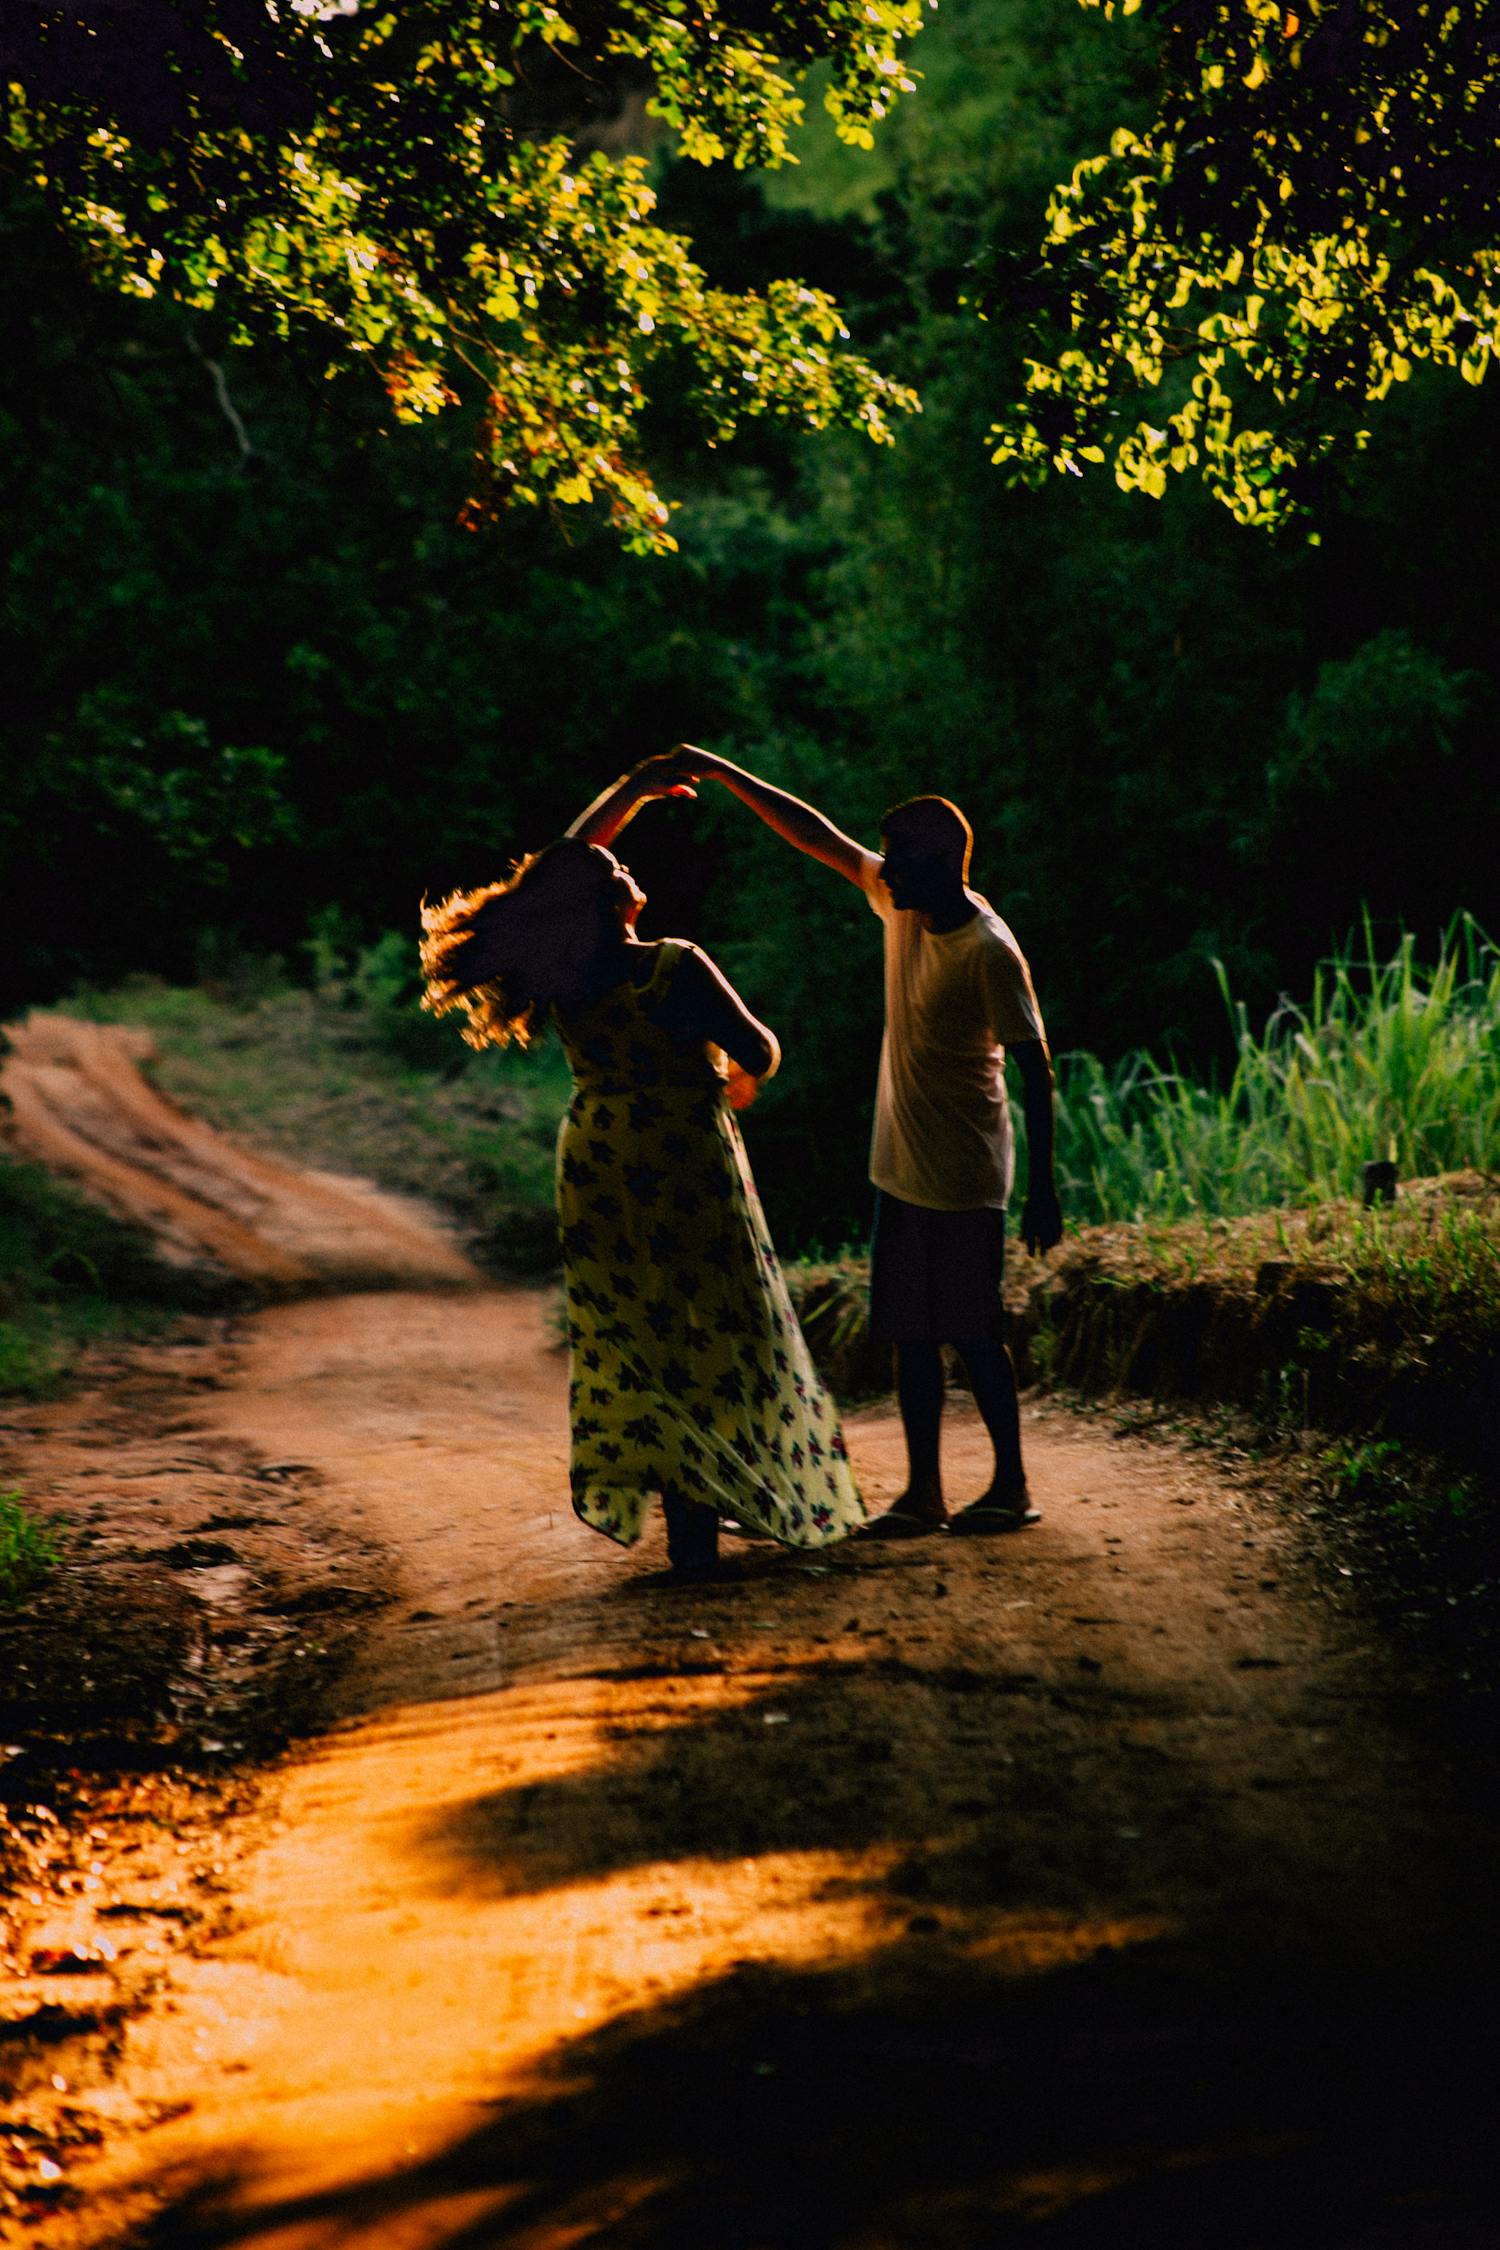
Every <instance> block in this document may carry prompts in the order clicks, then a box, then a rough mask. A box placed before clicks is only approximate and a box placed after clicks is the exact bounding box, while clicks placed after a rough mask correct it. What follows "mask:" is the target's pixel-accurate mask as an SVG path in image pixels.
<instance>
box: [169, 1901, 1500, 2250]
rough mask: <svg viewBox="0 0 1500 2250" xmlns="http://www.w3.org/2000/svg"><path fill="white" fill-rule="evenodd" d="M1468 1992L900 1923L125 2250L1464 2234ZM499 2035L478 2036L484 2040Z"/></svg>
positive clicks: (1483, 2168)
mask: <svg viewBox="0 0 1500 2250" xmlns="http://www.w3.org/2000/svg"><path fill="white" fill-rule="evenodd" d="M1465 2022H1467V2023H1468V2024H1470V2025H1471V2026H1472V2025H1473V2023H1474V1998H1473V1995H1472V1994H1460V1993H1458V1992H1456V1991H1454V1990H1453V1989H1451V1988H1436V1989H1434V1988H1433V1987H1431V1986H1430V1985H1429V1986H1427V1987H1426V1988H1423V1989H1412V1988H1408V1987H1403V1988H1400V1989H1395V1990H1389V1991H1386V1992H1383V1993H1380V1994H1372V1993H1369V1992H1366V1993H1364V1994H1363V1995H1362V1996H1361V2004H1360V2005H1359V2007H1358V2008H1357V2009H1356V2008H1351V2001H1350V1994H1349V1992H1348V1990H1347V1989H1327V1988H1324V1987H1321V1986H1319V1985H1316V1984H1307V1983H1303V1984H1302V1985H1300V1986H1299V1987H1298V1988H1296V1989H1293V1990H1288V1989H1285V1988H1279V1987H1276V1986H1271V1985H1267V1984H1266V1983H1265V1982H1264V1981H1263V1980H1258V1979H1252V1978H1247V1977H1246V1976H1245V1974H1244V1972H1243V1971H1236V1970H1235V1969H1233V1968H1232V1967H1229V1966H1222V1967H1219V1968H1217V1969H1216V1967H1215V1965H1214V1964H1212V1963H1209V1964H1205V1963H1204V1962H1203V1961H1202V1960H1201V1959H1197V1960H1189V1959H1185V1958H1182V1957H1180V1956H1179V1953H1178V1951H1177V1949H1175V1948H1173V1947H1170V1946H1168V1947H1150V1946H1148V1947H1142V1948H1140V1949H1137V1950H1136V1951H1135V1952H1134V1953H1125V1954H1120V1955H1116V1956H1113V1957H1111V1958H1109V1959H1105V1960H1099V1961H1095V1962H1093V1963H1090V1964H1087V1965H1085V1966H1082V1967H1073V1968H1069V1969H1065V1970H1060V1971H1057V1972H1054V1973H1053V1974H1051V1975H1049V1976H1044V1977H1030V1978H1025V1979H1020V1980H1016V1979H1007V1978H1005V1977H1004V1976H1002V1975H998V1974H996V1973H995V1972H994V1971H993V1970H986V1969H985V1968H983V1967H981V1966H979V1965H976V1964H975V1962H973V1961H972V1960H971V1959H967V1958H962V1957H960V1956H958V1955H957V1954H950V1953H948V1952H947V1951H945V1950H944V1949H943V1947H942V1945H941V1943H940V1942H938V1941H933V1942H932V1943H931V1944H929V1945H927V1946H925V1947H919V1946H914V1945H913V1944H912V1942H911V1941H910V1940H907V1941H904V1942H903V1943H902V1944H900V1945H898V1946H896V1947H894V1948H891V1949H889V1950H888V1952H887V1953H885V1954H884V1955H877V1956H876V1957H875V1958H874V1959H873V1960H869V1961H866V1962H864V1963H861V1964H859V1965H858V1966H851V1967H847V1968H840V1969H836V1970H829V1971H826V1972H823V1973H821V1974H820V1973H816V1972H812V1973H809V1972H806V1971H795V1972H794V1971H786V1970H781V1969H777V1968H741V1969H738V1970H736V1971H734V1972H733V1973H731V1974H729V1975H727V1976H725V1977H723V1978H721V1979H719V1980H718V1981H716V1982H713V1983H711V1984H708V1985H705V1986H703V1987H701V1988H700V1989H699V1990H698V1991H697V1992H695V1993H694V1994H693V1995H692V1996H691V1997H690V1998H688V1999H687V2000H685V2001H681V2002H678V2003H674V2004H671V2005H668V2006H664V2007H662V2008H659V2009H642V2010H640V2011H637V2012H635V2013H632V2014H629V2015H626V2016H623V2017H621V2018H619V2019H617V2020H616V2021H615V2022H614V2023H613V2024H611V2025H610V2026H608V2027H607V2028H606V2029H605V2030H604V2031H603V2032H601V2033H599V2034H598V2035H597V2036H594V2037H592V2038H589V2039H587V2040H583V2041H579V2042H577V2043H575V2044H573V2045H571V2046H570V2047H568V2048H566V2049H565V2050H563V2051H562V2052H561V2053H560V2054H559V2056H558V2057H557V2059H556V2061H555V2064H554V2066H553V2068H552V2069H551V2071H550V2072H549V2073H548V2075H547V2076H546V2078H545V2079H544V2080H543V2081H542V2082H541V2083H540V2084H539V2085H538V2086H537V2087H536V2088H535V2089H534V2090H533V2091H532V2092H530V2093H529V2094H527V2095H526V2096H524V2097H521V2098H518V2099H516V2100H514V2101H511V2102H507V2103H505V2104H503V2105H502V2106H499V2107H498V2108H497V2110H496V2113H495V2115H494V2116H493V2117H492V2118H491V2119H489V2120H488V2121H487V2122H485V2123H484V2124H483V2125H482V2126H480V2127H479V2128H478V2129H477V2130H475V2131H472V2132H470V2133H468V2134H466V2135H464V2136H463V2137H461V2138H459V2139H457V2140H456V2141H455V2142H453V2143H452V2145H450V2146H448V2147H446V2148H444V2149H443V2150H441V2151H440V2152H439V2153H438V2154H437V2155H435V2156H431V2157H429V2158H427V2159H426V2160H424V2161H422V2162H419V2163H415V2164H412V2165H410V2166H409V2167H407V2168H405V2169H402V2168H400V2167H397V2168H394V2169H387V2168H386V2166H385V2165H384V2164H383V2163H382V2162H381V2160H380V2158H379V2156H378V2154H377V2153H376V2152H374V2151H372V2153H371V2162H370V2165H369V2169H368V2173H367V2175H366V2176H365V2177H363V2178H358V2179H351V2180H349V2181H348V2182H347V2183H345V2184H343V2185H340V2186H338V2187H336V2188H334V2189H332V2190H329V2191H327V2192H324V2193H321V2194H318V2195H316V2196H312V2197H309V2198H305V2199H302V2200H292V2201H280V2202H277V2201H262V2200H260V2198H259V2196H258V2192H257V2182H256V2179H255V2176H254V2171H253V2167H252V2166H250V2165H248V2164H247V2166H246V2168H245V2169H243V2170H242V2171H239V2172H236V2171H235V2170H234V2168H233V2167H232V2165H231V2166H228V2167H226V2169H225V2171H224V2172H223V2173H222V2174H221V2176H220V2178H219V2179H218V2180H217V2182H215V2183H214V2184H213V2185H212V2186H211V2187H209V2188H205V2189H203V2190H201V2191H199V2192H198V2193H196V2194H195V2195H193V2196H192V2197H190V2198H188V2199H187V2200H185V2201H181V2202H178V2203H176V2204H174V2205H172V2206H171V2207H170V2208H168V2209H167V2210H166V2211H165V2212H164V2213H163V2214H162V2215H161V2217H160V2218H159V2220H158V2221H157V2223H156V2225H155V2226H154V2228H153V2229H152V2231H151V2233H150V2235H149V2237H148V2240H149V2243H150V2245H151V2250H231V2246H234V2250H254V2246H255V2245H256V2244H258V2243H260V2242H262V2241H269V2240H270V2239H272V2238H275V2240H276V2241H277V2243H278V2244H279V2243H280V2242H281V2241H282V2239H283V2236H282V2234H281V2232H280V2230H283V2229H285V2230H287V2233H286V2235H285V2238H284V2239H286V2240H288V2241H293V2242H295V2243H296V2244H297V2245H298V2250H301V2246H302V2245H303V2244H304V2243H309V2244H311V2243H319V2244H321V2243H324V2242H327V2243H329V2244H333V2243H337V2244H339V2245H340V2246H341V2250H354V2246H358V2250H377V2246H378V2245H381V2244H383V2243H386V2242H395V2241H399V2242H400V2244H401V2245H402V2246H403V2250H406V2246H407V2245H413V2246H416V2245H420V2250H542V2246H544V2245H545V2246H548V2250H552V2246H556V2245H562V2244H568V2245H579V2244H608V2245H610V2250H689V2246H692V2250H698V2246H702V2250H1006V2246H1008V2245H1011V2244H1016V2245H1033V2244H1034V2245H1040V2246H1045V2250H1481V2246H1482V2250H1490V2246H1491V2245H1492V2244H1493V2242H1494V2241H1495V2239H1496V2231H1495V2230H1496V2224H1497V2220H1500V2197H1497V2192H1496V2178H1495V2171H1494V2157H1493V2136H1492V2134H1491V2133H1490V2131H1489V2129H1488V2127H1489V2123H1490V2121H1491V2119H1490V2107H1491V2104H1490V2097H1491V2094H1492V2081H1491V2082H1490V2083H1482V2082H1481V2081H1480V2080H1479V2079H1478V2078H1475V2077H1471V2076H1470V2075H1469V2065H1468V2064H1467V2063H1466V2062H1465V2061H1464V2060H1462V2059H1461V2057H1460V2055H1459V2052H1458V2048H1457V2045H1456V2033H1457V2030H1458V2028H1459V2026H1460V2025H1461V2024H1462V2023H1465ZM498 2036H499V2035H498V2034H497V2037H498Z"/></svg>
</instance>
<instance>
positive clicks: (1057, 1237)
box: [1021, 1182, 1063, 1258]
mask: <svg viewBox="0 0 1500 2250" xmlns="http://www.w3.org/2000/svg"><path fill="white" fill-rule="evenodd" d="M1062 1231H1063V1223H1062V1210H1061V1208H1060V1206H1059V1204H1058V1200H1057V1190H1056V1188H1054V1187H1053V1186H1052V1185H1051V1184H1050V1182H1049V1183H1048V1184H1047V1185H1046V1186H1044V1187H1034V1188H1032V1189H1031V1190H1030V1192H1029V1193H1028V1195H1027V1197H1026V1202H1025V1204H1024V1206H1023V1208H1022V1211H1021V1240H1022V1241H1023V1242H1024V1243H1025V1245H1026V1247H1027V1249H1028V1250H1029V1251H1030V1252H1031V1255H1032V1256H1033V1258H1039V1257H1040V1256H1041V1255H1042V1252H1043V1251H1044V1250H1050V1249H1052V1247H1053V1246H1054V1244H1056V1243H1059V1242H1061V1240H1062Z"/></svg>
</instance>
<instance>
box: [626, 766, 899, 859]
mask: <svg viewBox="0 0 1500 2250" xmlns="http://www.w3.org/2000/svg"><path fill="white" fill-rule="evenodd" d="M635 771H636V775H637V776H638V777H639V778H641V779H647V778H649V779H651V780H653V781H656V782H657V783H658V784H660V783H667V784H671V783H679V784H680V783H683V782H689V783H691V782H694V781H718V782H722V783H723V785H724V787H725V788H726V789H727V790H729V791H730V792H731V794H732V795H734V796H736V797H738V798H739V800H740V802H741V804H745V805H748V806H749V807H750V810H751V811H752V812H753V813H758V814H759V815H760V818H761V819H762V820H763V821H764V822H765V824H766V826H767V827H768V828H770V829H774V831H775V832H776V834H777V835H778V836H780V837H781V838H782V839H783V841H784V842H786V843H788V844H793V845H795V846H796V848H797V850H798V851H799V852H806V853H807V855H808V857H809V859H819V860H821V861H822V862H823V865H824V866H825V867H831V868H833V869H834V871H835V872H836V873H837V874H839V875H842V876H843V877H844V878H845V879H846V881H848V882H851V883H856V884H858V885H859V887H860V889H861V890H863V889H865V888H866V887H867V886H868V883H869V880H870V874H871V872H872V870H873V869H874V868H875V867H877V866H878V865H879V864H880V855H879V853H878V852H870V851H866V849H865V847H864V845H863V844H857V843H856V842H855V840H854V838H853V837H852V836H846V835H845V834H844V832H843V830H842V829H841V828H835V827H834V825H833V822H832V821H831V820H827V819H825V818H824V816H823V814H822V813H820V812H819V811H818V810H817V808H816V807H815V806H813V805H806V804H804V803H803V801H802V799H801V798H800V797H794V796H793V795H792V794H791V792H790V790H787V789H774V788H773V787H772V786H771V784H770V782H769V781H762V780H761V779H760V777H759V775H758V774H753V773H747V772H746V771H745V769H744V767H743V766H736V765H732V764H731V763H730V761H729V759H728V758H718V757H715V755H714V753H713V752H712V751H711V750H698V749H695V748H694V746H693V745H692V743H690V742H683V743H679V744H678V746H677V748H676V749H675V750H668V751H665V752H664V753H663V754H662V755H661V756H660V757H657V758H647V759H646V760H645V761H644V763H643V764H641V765H639V766H637V767H636V769H635Z"/></svg>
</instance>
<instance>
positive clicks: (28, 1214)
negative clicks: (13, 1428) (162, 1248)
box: [0, 1150, 165, 1398]
mask: <svg viewBox="0 0 1500 2250" xmlns="http://www.w3.org/2000/svg"><path fill="white" fill-rule="evenodd" d="M164 1289H165V1276H164V1275H163V1274H162V1272H161V1271H159V1270H158V1269H157V1268H156V1267H155V1266H154V1265H153V1263H152V1261H151V1259H150V1257H149V1254H148V1250H147V1246H146V1244H145V1243H144V1241H143V1240H142V1238H141V1236H140V1235H138V1234H137V1233H136V1232H135V1231H134V1230H133V1229H132V1228H129V1227H125V1226H122V1225H121V1224H120V1223H119V1222H118V1221H117V1220H115V1219H112V1218H111V1217H110V1216H109V1214H108V1213H107V1212H104V1211H101V1210H99V1209H98V1208H97V1206H96V1205H94V1204H91V1203H86V1202H84V1201H83V1199H82V1198H81V1197H80V1196H76V1195H73V1194H72V1193H70V1192H69V1190H68V1189H66V1188H65V1187H63V1186H62V1185H61V1184H60V1183H59V1182H57V1181H55V1180H53V1179H51V1178H50V1177H49V1176H48V1174H47V1173H45V1172H43V1171H42V1170H40V1169H39V1168H38V1167H37V1166H35V1165H29V1164H18V1163H16V1162H15V1160H14V1159H13V1158H12V1157H11V1156H9V1155H8V1154H6V1153H5V1152H4V1151H3V1150H0V1395H3V1394H4V1393H6V1392H10V1393H14V1394H18V1395H20V1396H22V1397H26V1398H40V1397H45V1396H46V1394H47V1393H48V1392H49V1391H50V1390H52V1389H53V1388H54V1387H55V1385H56V1383H57V1380H58V1378H59V1376H60V1375H61V1374H62V1373H63V1371H64V1370H65V1369H66V1367H67V1365H68V1363H69V1361H70V1359H71V1358H72V1357H73V1355H74V1353H75V1352H76V1350H77V1348H78V1346H79V1345H80V1344H82V1343H85V1342H87V1341H88V1340H89V1339H90V1338H92V1337H96V1336H104V1335H108V1334H110V1333H112V1332H114V1331H117V1330H119V1329H121V1328H125V1329H127V1330H128V1329H138V1328H141V1327H143V1326H151V1325H154V1324H155V1322H156V1321H157V1320H158V1319H159V1318H160V1313H159V1311H158V1310H157V1309H156V1308H157V1307H159V1306H160V1304H161V1301H162V1298H163V1294H164Z"/></svg>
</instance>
